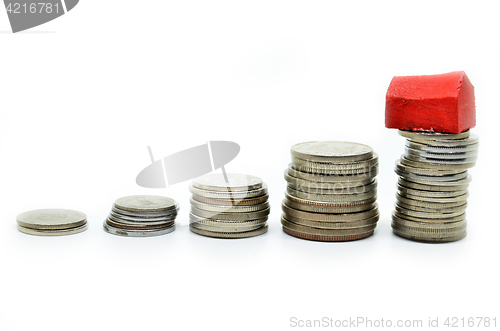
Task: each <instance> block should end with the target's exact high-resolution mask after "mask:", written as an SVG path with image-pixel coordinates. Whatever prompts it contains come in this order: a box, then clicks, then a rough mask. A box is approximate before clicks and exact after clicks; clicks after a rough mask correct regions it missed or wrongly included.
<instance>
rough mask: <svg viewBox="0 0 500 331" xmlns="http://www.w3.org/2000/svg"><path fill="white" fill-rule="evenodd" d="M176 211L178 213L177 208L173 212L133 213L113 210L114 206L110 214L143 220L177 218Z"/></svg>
mask: <svg viewBox="0 0 500 331" xmlns="http://www.w3.org/2000/svg"><path fill="white" fill-rule="evenodd" d="M178 211H179V207H177V208H176V209H173V210H169V211H162V212H133V211H128V210H122V209H118V208H115V207H114V206H113V207H112V208H111V212H112V213H114V214H116V215H119V216H128V217H135V218H143V219H148V218H162V217H175V216H177V212H178Z"/></svg>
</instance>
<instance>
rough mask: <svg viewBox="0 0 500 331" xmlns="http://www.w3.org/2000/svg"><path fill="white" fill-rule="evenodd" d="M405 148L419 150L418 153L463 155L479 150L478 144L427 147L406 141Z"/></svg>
mask: <svg viewBox="0 0 500 331" xmlns="http://www.w3.org/2000/svg"><path fill="white" fill-rule="evenodd" d="M405 146H406V147H409V148H412V149H416V150H420V151H425V152H429V153H438V154H441V153H464V152H476V153H477V151H478V149H479V144H478V143H475V144H470V145H465V146H451V147H450V146H429V145H426V144H423V143H418V142H414V141H411V140H407V141H406V144H405Z"/></svg>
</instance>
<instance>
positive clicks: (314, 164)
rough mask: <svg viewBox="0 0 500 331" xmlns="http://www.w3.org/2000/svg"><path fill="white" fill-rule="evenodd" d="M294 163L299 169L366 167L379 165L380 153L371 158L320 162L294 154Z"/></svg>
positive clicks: (351, 168) (350, 168)
mask: <svg viewBox="0 0 500 331" xmlns="http://www.w3.org/2000/svg"><path fill="white" fill-rule="evenodd" d="M292 164H293V165H294V166H295V168H299V169H300V168H301V167H306V168H319V169H333V170H353V169H364V168H370V167H373V166H375V165H378V155H377V153H373V156H372V157H371V158H369V159H366V160H362V161H353V162H318V161H310V160H303V159H300V158H296V157H294V156H292Z"/></svg>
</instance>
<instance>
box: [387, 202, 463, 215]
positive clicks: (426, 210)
mask: <svg viewBox="0 0 500 331" xmlns="http://www.w3.org/2000/svg"><path fill="white" fill-rule="evenodd" d="M396 204H397V205H398V206H399V207H401V208H405V209H408V210H413V211H421V212H424V213H434V214H441V215H443V214H450V213H456V212H465V209H466V208H467V202H466V203H464V204H463V205H459V206H456V207H442V208H433V207H425V206H418V205H415V204H407V203H404V202H403V201H401V200H397V201H396Z"/></svg>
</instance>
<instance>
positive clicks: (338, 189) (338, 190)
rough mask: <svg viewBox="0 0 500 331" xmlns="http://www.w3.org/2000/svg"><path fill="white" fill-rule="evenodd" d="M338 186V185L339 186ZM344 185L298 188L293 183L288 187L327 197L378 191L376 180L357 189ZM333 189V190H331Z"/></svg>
mask: <svg viewBox="0 0 500 331" xmlns="http://www.w3.org/2000/svg"><path fill="white" fill-rule="evenodd" d="M337 184H338V185H337ZM342 184H343V183H333V185H331V183H327V185H318V186H313V187H311V186H296V185H293V184H291V183H288V184H287V187H289V188H291V189H293V190H296V191H300V192H304V193H311V194H326V195H353V194H363V193H367V192H371V191H375V190H376V189H377V186H378V183H377V181H376V180H374V181H373V182H371V183H370V184H368V185H361V186H355V187H349V186H348V187H344V186H343V185H342ZM329 188H331V189H329Z"/></svg>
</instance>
